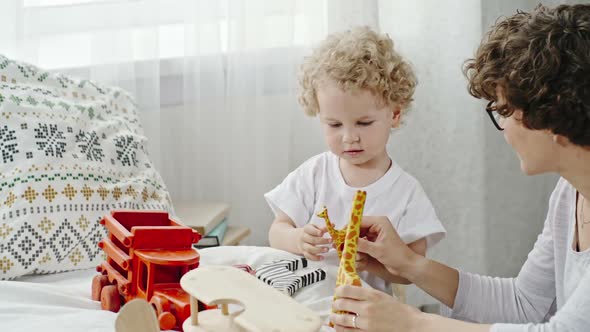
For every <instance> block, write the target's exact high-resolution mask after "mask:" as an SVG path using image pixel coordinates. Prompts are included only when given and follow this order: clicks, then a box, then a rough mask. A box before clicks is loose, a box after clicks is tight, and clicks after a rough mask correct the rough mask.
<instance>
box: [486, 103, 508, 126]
mask: <svg viewBox="0 0 590 332" xmlns="http://www.w3.org/2000/svg"><path fill="white" fill-rule="evenodd" d="M493 104H494V101H493V100H491V101H490V102H489V103H488V105H487V106H486V112H488V115H489V116H490V119H491V120H492V123H494V126H495V127H496V129H498V130H499V131H503V130H504V128H502V127H500V124H499V123H498V121H496V118H495V117H494V114H493V113H494V112H496V110H495V109H494V108H493V107H492V105H493Z"/></svg>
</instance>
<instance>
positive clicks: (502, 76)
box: [464, 5, 590, 147]
mask: <svg viewBox="0 0 590 332" xmlns="http://www.w3.org/2000/svg"><path fill="white" fill-rule="evenodd" d="M464 73H465V75H466V76H467V78H468V80H469V86H468V88H469V93H470V94H471V95H473V96H474V97H476V98H484V99H487V100H494V101H497V100H498V96H496V86H500V88H501V91H502V93H503V95H504V97H505V99H506V102H507V105H498V112H499V113H500V114H501V115H503V116H510V115H511V114H512V113H513V112H514V111H515V110H517V109H518V110H522V112H523V124H524V125H525V126H526V127H527V128H530V129H548V130H551V132H553V133H554V134H558V135H563V136H565V137H567V138H568V139H569V140H570V141H571V142H572V143H574V144H576V145H580V146H585V147H588V146H590V5H572V6H568V5H561V6H558V7H555V8H547V7H545V6H542V5H539V6H537V7H536V8H535V9H534V10H533V11H532V12H530V13H527V12H522V11H519V12H517V13H516V14H515V15H513V16H510V17H508V18H505V19H503V20H501V21H498V22H497V23H496V24H495V25H494V26H493V27H492V29H491V30H490V31H489V32H488V33H487V35H486V36H485V37H484V40H483V42H482V44H481V45H480V47H479V49H478V50H477V53H476V55H475V58H474V59H469V60H467V61H466V63H465V67H464Z"/></svg>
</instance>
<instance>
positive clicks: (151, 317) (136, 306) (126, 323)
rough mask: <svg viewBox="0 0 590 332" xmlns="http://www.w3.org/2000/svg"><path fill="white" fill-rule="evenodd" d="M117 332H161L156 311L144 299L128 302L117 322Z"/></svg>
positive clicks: (120, 312)
mask: <svg viewBox="0 0 590 332" xmlns="http://www.w3.org/2000/svg"><path fill="white" fill-rule="evenodd" d="M115 331H116V332H137V331H142V332H160V323H159V322H158V319H157V318H156V314H155V313H154V309H153V308H152V306H150V304H149V303H147V301H146V300H143V299H135V300H131V301H129V302H127V303H126V304H125V305H124V306H123V308H121V311H119V314H118V315H117V319H116V320H115Z"/></svg>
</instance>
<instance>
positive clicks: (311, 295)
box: [0, 246, 366, 332]
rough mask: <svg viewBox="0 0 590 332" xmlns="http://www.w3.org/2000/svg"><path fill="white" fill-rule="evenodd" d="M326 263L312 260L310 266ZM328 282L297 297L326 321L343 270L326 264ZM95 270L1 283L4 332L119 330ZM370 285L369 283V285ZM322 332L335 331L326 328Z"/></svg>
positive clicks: (251, 260)
mask: <svg viewBox="0 0 590 332" xmlns="http://www.w3.org/2000/svg"><path fill="white" fill-rule="evenodd" d="M199 252H200V254H201V264H202V265H233V264H248V265H250V266H251V267H252V268H254V269H256V268H258V267H259V266H260V265H262V264H265V263H268V262H272V261H274V260H277V259H284V258H293V257H296V256H294V255H292V254H290V253H288V252H285V251H281V250H276V249H273V248H268V247H248V246H239V247H214V248H207V249H201V250H199ZM318 266H321V263H317V262H309V266H308V268H311V269H313V268H316V267H318ZM321 267H322V268H323V269H324V270H325V271H326V274H327V277H326V280H324V281H321V282H318V283H316V284H313V285H311V286H308V287H305V288H303V289H301V290H299V291H298V292H297V293H296V294H295V296H294V298H295V300H297V301H298V302H300V303H303V304H305V305H306V306H308V307H309V308H310V309H312V310H313V311H314V312H316V313H317V314H318V315H320V317H321V319H322V321H324V322H326V321H327V318H328V315H329V313H330V308H331V304H332V294H333V291H334V285H335V284H336V273H337V268H336V267H334V266H330V267H326V266H321ZM94 275H96V271H95V270H94V269H89V270H81V271H73V272H64V273H59V274H53V275H45V276H26V277H22V278H20V279H19V280H18V281H0V331H2V332H4V331H6V332H8V331H10V332H13V331H44V332H52V331H56V332H57V331H60V332H64V331H68V332H69V331H72V332H74V331H76V332H79V331H83V332H94V331H101V332H102V331H109V332H110V331H114V322H115V317H116V314H114V313H111V312H109V311H103V310H101V309H100V303H99V302H95V301H92V300H91V298H90V290H91V283H92V277H93V276H94ZM365 286H366V285H365ZM321 331H333V330H332V329H331V328H329V327H327V326H324V327H322V330H321Z"/></svg>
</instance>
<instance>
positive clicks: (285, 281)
mask: <svg viewBox="0 0 590 332" xmlns="http://www.w3.org/2000/svg"><path fill="white" fill-rule="evenodd" d="M306 267H307V259H305V258H303V257H301V258H294V259H282V260H279V261H274V262H272V263H268V264H264V265H262V266H261V267H260V268H258V269H256V277H257V278H258V279H260V280H262V281H263V282H265V283H266V284H268V285H270V286H272V287H273V288H275V289H278V290H280V291H282V292H285V293H287V294H289V295H290V296H293V294H295V292H296V291H297V290H299V289H300V288H302V287H305V286H308V285H311V284H313V283H316V282H318V281H322V280H324V279H326V271H324V270H322V269H320V268H318V269H315V270H313V271H311V272H308V273H305V274H303V275H297V274H296V273H295V271H296V270H299V269H301V268H306Z"/></svg>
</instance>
